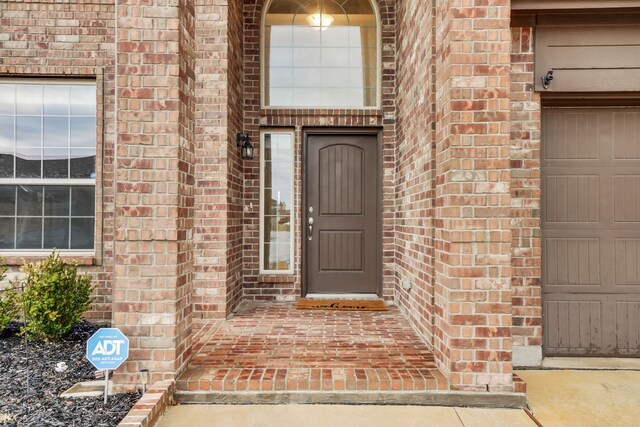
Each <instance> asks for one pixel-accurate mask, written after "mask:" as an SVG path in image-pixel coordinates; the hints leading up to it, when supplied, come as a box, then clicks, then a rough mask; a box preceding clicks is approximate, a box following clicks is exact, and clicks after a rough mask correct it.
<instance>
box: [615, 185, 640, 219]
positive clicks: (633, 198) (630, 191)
mask: <svg viewBox="0 0 640 427" xmlns="http://www.w3.org/2000/svg"><path fill="white" fill-rule="evenodd" d="M613 194H614V197H613V211H614V219H615V222H640V175H614V176H613Z"/></svg>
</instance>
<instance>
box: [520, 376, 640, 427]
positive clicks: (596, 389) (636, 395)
mask: <svg viewBox="0 0 640 427" xmlns="http://www.w3.org/2000/svg"><path fill="white" fill-rule="evenodd" d="M517 374H518V376H520V378H522V379H523V380H524V381H525V382H526V383H527V401H528V403H529V406H530V407H531V409H532V412H533V415H534V416H535V417H536V419H537V420H538V421H539V422H540V423H541V424H542V425H543V426H544V427H574V426H576V427H578V426H579V427H590V426H593V427H596V426H597V427H603V426H615V427H623V426H638V425H640V372H638V371H602V370H601V371H585V370H543V371H518V372H517Z"/></svg>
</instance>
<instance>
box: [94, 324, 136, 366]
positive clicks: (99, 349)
mask: <svg viewBox="0 0 640 427" xmlns="http://www.w3.org/2000/svg"><path fill="white" fill-rule="evenodd" d="M127 357H129V339H128V338H127V337H125V336H124V334H123V333H122V332H120V329H118V328H102V329H99V330H98V331H97V332H96V333H95V334H93V335H92V336H91V338H89V341H87V359H89V362H91V364H92V365H93V366H95V367H96V369H99V370H113V369H117V368H118V366H120V365H122V363H123V362H124V361H125V360H127Z"/></svg>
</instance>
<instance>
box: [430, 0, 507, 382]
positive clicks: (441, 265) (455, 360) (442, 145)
mask: <svg viewBox="0 0 640 427" xmlns="http://www.w3.org/2000/svg"><path fill="white" fill-rule="evenodd" d="M436 6H437V13H436V31H437V33H436V34H437V36H436V46H437V48H436V49H437V50H436V89H437V92H436V112H437V119H436V194H435V205H436V210H435V226H436V228H435V249H436V253H435V310H434V312H435V322H434V330H435V346H434V350H435V354H436V358H437V360H438V362H439V367H440V368H441V370H442V371H443V373H444V374H445V375H446V376H447V377H448V379H449V381H450V384H451V388H453V389H465V390H478V391H479V390H490V391H511V390H513V382H512V366H511V347H512V338H511V289H510V288H511V230H510V228H511V221H510V207H511V197H510V180H511V173H510V117H509V112H510V98H509V96H510V93H509V92H510V52H511V30H510V28H509V24H510V19H509V15H510V3H509V0H500V1H494V2H491V4H490V5H489V4H487V3H486V2H477V3H475V4H469V3H468V2H464V1H461V0H448V1H443V2H437V3H436Z"/></svg>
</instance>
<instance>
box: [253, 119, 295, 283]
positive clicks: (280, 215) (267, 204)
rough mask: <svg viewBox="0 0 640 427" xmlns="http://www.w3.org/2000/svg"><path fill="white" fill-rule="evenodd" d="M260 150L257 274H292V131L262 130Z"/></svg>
mask: <svg viewBox="0 0 640 427" xmlns="http://www.w3.org/2000/svg"><path fill="white" fill-rule="evenodd" d="M260 147H261V151H260V154H261V155H260V163H261V164H260V271H261V273H265V274H270V273H285V274H292V273H293V148H294V134H293V131H265V132H263V133H262V138H261V144H260Z"/></svg>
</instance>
